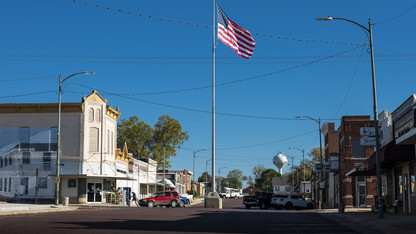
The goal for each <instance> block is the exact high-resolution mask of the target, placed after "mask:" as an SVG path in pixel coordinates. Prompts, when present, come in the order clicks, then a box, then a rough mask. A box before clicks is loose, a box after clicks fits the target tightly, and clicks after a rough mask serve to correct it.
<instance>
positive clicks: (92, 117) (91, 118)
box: [88, 108, 94, 123]
mask: <svg viewBox="0 0 416 234" xmlns="http://www.w3.org/2000/svg"><path fill="white" fill-rule="evenodd" d="M93 121H94V109H93V108H90V110H89V111H88V122H90V123H92V122H93Z"/></svg>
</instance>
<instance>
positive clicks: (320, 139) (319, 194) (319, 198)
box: [295, 115, 323, 202]
mask: <svg viewBox="0 0 416 234" xmlns="http://www.w3.org/2000/svg"><path fill="white" fill-rule="evenodd" d="M295 118H307V119H310V120H313V121H315V122H316V123H317V124H318V128H319V161H321V173H320V175H319V184H318V186H319V193H318V194H317V195H318V202H320V201H321V198H322V196H321V181H322V174H323V164H322V161H323V160H322V133H321V118H318V119H315V118H312V117H310V116H306V115H300V116H296V117H295Z"/></svg>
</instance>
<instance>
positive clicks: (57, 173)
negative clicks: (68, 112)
mask: <svg viewBox="0 0 416 234" xmlns="http://www.w3.org/2000/svg"><path fill="white" fill-rule="evenodd" d="M80 74H84V75H91V74H95V73H94V72H77V73H74V74H72V75H69V76H67V77H66V78H65V79H63V80H62V77H61V75H59V92H58V131H57V151H56V178H55V184H56V187H55V196H56V199H55V205H58V204H59V183H60V179H61V178H60V176H59V166H60V165H59V157H60V154H61V95H62V85H63V83H64V82H65V81H66V80H68V79H69V78H71V77H73V76H76V75H80Z"/></svg>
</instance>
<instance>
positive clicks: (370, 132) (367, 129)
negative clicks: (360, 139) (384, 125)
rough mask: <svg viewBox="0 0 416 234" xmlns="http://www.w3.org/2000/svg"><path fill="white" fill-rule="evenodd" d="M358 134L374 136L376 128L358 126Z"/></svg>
mask: <svg viewBox="0 0 416 234" xmlns="http://www.w3.org/2000/svg"><path fill="white" fill-rule="evenodd" d="M360 135H361V136H375V135H376V129H375V128H374V127H363V128H360Z"/></svg>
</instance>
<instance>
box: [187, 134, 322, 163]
mask: <svg viewBox="0 0 416 234" xmlns="http://www.w3.org/2000/svg"><path fill="white" fill-rule="evenodd" d="M314 132H316V130H313V131H308V132H304V133H301V134H299V135H295V136H291V137H286V138H282V139H278V140H273V141H268V142H264V143H259V144H255V145H246V146H237V147H230V148H217V149H216V150H231V149H245V148H252V147H258V146H263V145H269V144H274V143H278V142H281V141H286V140H290V139H294V138H298V137H301V136H305V135H309V134H312V133H314ZM181 149H184V150H198V149H200V148H198V149H195V148H186V147H181ZM207 151H210V150H207ZM222 155H224V154H222ZM196 157H201V156H198V155H197V156H196Z"/></svg>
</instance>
